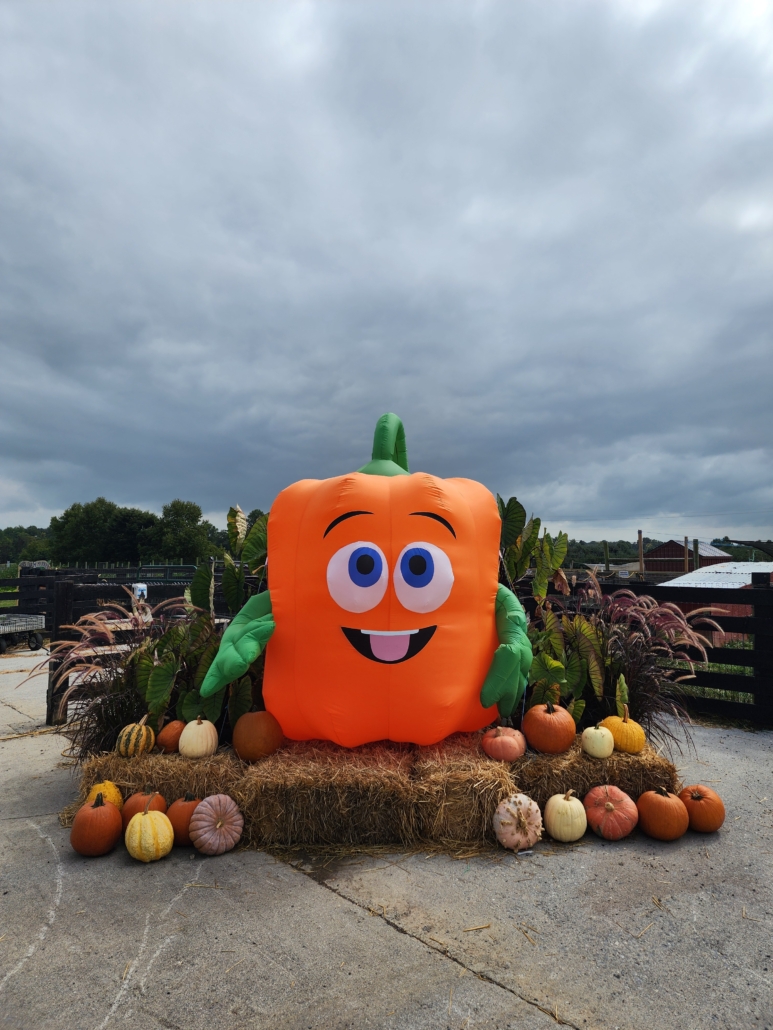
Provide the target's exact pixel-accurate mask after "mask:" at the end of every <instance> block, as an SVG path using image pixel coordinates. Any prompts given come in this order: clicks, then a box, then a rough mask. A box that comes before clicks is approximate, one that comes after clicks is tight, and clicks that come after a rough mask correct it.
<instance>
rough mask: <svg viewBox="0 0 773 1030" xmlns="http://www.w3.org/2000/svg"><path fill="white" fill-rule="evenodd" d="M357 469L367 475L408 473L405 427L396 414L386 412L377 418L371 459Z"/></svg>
mask: <svg viewBox="0 0 773 1030" xmlns="http://www.w3.org/2000/svg"><path fill="white" fill-rule="evenodd" d="M357 471H358V472H364V473H365V474H366V475H368V476H407V475H410V470H409V468H408V448H407V447H406V444H405V428H404V426H403V423H402V422H401V420H400V419H399V418H398V417H397V415H393V414H392V413H391V412H388V413H387V414H386V415H382V416H381V418H380V419H379V420H378V422H377V423H376V432H375V433H374V434H373V454H372V457H371V460H370V461H369V462H368V464H367V465H363V466H362V468H361V469H357Z"/></svg>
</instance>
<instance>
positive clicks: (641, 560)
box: [639, 530, 644, 579]
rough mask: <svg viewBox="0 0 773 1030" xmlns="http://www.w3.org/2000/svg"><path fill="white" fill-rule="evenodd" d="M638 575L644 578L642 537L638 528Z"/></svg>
mask: <svg viewBox="0 0 773 1030" xmlns="http://www.w3.org/2000/svg"><path fill="white" fill-rule="evenodd" d="M639 575H640V576H641V577H642V579H644V539H643V537H642V535H641V530H639Z"/></svg>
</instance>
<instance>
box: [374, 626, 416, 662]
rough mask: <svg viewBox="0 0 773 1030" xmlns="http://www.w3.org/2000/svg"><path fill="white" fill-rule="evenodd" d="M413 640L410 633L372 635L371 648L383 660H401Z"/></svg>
mask: <svg viewBox="0 0 773 1030" xmlns="http://www.w3.org/2000/svg"><path fill="white" fill-rule="evenodd" d="M410 642H411V634H410V633H401V634H400V636H399V637H377V636H375V634H373V633H371V635H370V649H371V651H372V652H373V654H374V655H375V657H376V658H379V659H380V660H381V661H382V662H399V661H400V659H401V658H405V656H406V654H407V653H408V645H409V644H410Z"/></svg>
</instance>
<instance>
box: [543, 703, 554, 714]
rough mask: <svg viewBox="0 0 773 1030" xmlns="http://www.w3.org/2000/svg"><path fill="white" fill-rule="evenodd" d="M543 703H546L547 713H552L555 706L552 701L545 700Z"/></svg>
mask: <svg viewBox="0 0 773 1030" xmlns="http://www.w3.org/2000/svg"><path fill="white" fill-rule="evenodd" d="M545 705H546V707H547V710H548V715H552V714H553V712H554V711H555V708H554V707H553V702H552V701H546V702H545Z"/></svg>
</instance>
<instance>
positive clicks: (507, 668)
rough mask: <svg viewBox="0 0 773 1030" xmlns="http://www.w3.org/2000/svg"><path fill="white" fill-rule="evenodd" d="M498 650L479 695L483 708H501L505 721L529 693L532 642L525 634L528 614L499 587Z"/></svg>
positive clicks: (504, 588) (511, 595)
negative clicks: (495, 706) (525, 692)
mask: <svg viewBox="0 0 773 1030" xmlns="http://www.w3.org/2000/svg"><path fill="white" fill-rule="evenodd" d="M495 614H496V620H497V636H498V637H499V647H498V648H497V649H496V651H495V652H494V657H493V658H492V660H491V665H490V666H489V671H488V673H487V675H486V679H485V682H484V684H483V688H482V689H481V692H480V703H481V704H482V705H483V707H484V708H489V707H490V706H491V705H494V704H495V705H497V706H498V707H499V714H500V715H501V716H502V717H503V718H504V717H507V716H508V715H510V714H511V713H512V712H513V709H514V708H515V706H516V705H517V704H518V702H519V701H520V699H521V697H522V696H523V692H524V691H525V690H526V683H527V681H528V678H529V669H530V668H531V660H532V650H531V642H530V641H529V637H528V636H527V633H526V612H524V610H523V605H522V604H521V602H520V601H519V600H518V598H517V597H516V596H515V594H514V593H513V592H512V591H511V590H508V589H507V587H504V586H502V585H501V584H500V586H499V589H498V590H497V600H496V607H495Z"/></svg>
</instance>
